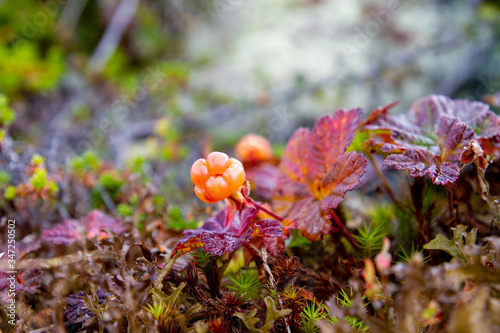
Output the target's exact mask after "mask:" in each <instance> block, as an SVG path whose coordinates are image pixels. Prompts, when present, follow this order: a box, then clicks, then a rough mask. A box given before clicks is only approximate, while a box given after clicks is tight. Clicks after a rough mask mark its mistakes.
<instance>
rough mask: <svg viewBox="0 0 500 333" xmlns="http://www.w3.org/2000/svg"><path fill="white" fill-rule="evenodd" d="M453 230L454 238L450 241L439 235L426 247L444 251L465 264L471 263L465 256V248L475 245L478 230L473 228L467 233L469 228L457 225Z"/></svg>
mask: <svg viewBox="0 0 500 333" xmlns="http://www.w3.org/2000/svg"><path fill="white" fill-rule="evenodd" d="M451 230H453V238H452V239H448V238H446V236H444V235H443V234H437V235H436V237H435V238H434V239H433V240H431V241H430V242H429V243H427V244H425V245H424V249H426V250H442V251H445V252H447V253H448V254H450V255H451V256H452V257H454V258H457V259H459V260H461V261H463V262H465V263H468V262H469V258H468V257H467V256H466V255H465V254H464V246H466V245H474V244H475V243H476V238H477V228H473V229H472V230H471V231H470V232H466V231H467V226H464V225H461V224H460V225H457V226H456V227H455V228H451Z"/></svg>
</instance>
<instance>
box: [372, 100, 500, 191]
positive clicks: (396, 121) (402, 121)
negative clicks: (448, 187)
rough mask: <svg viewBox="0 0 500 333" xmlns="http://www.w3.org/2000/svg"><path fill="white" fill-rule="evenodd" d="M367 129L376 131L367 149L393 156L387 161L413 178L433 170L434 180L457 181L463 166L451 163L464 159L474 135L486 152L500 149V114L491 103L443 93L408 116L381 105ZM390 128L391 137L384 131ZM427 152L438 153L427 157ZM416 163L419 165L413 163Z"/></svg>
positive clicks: (418, 104)
mask: <svg viewBox="0 0 500 333" xmlns="http://www.w3.org/2000/svg"><path fill="white" fill-rule="evenodd" d="M363 129H365V130H368V131H370V133H371V134H372V138H371V139H370V140H368V141H367V143H368V148H372V149H373V148H377V147H378V148H381V150H382V151H384V152H389V153H391V154H393V155H390V156H389V157H390V158H389V159H388V160H387V162H385V165H389V166H394V167H396V168H397V169H408V170H409V171H410V175H412V176H421V175H424V174H429V175H430V176H431V178H432V180H433V182H434V183H435V184H442V185H444V184H446V183H451V182H454V181H455V180H456V179H457V177H458V173H457V170H458V165H457V167H454V166H452V164H456V162H457V161H459V158H458V157H459V155H460V154H461V153H462V150H461V148H463V147H464V146H466V145H467V144H468V143H469V142H470V140H472V139H473V138H476V139H477V140H478V141H479V142H480V144H481V146H484V147H485V148H483V149H484V150H485V153H486V154H487V155H493V154H494V153H496V152H497V151H500V117H499V116H497V115H495V114H494V113H493V112H492V111H490V110H489V107H488V105H486V104H484V103H481V102H470V101H467V100H452V99H450V98H448V97H446V96H441V95H430V96H427V97H424V98H421V99H419V100H417V101H415V103H413V105H412V106H411V108H410V110H409V112H408V116H406V115H399V116H391V115H389V114H388V112H387V109H382V110H380V109H377V110H375V111H373V112H372V114H371V115H370V116H369V117H368V119H367V121H365V122H364V123H363ZM386 132H389V133H390V134H391V136H390V137H388V136H387V135H386V134H381V133H386ZM409 150H410V151H409ZM408 151H409V152H408ZM428 153H430V154H432V155H433V156H432V157H430V156H429V157H427V155H428ZM394 154H406V156H403V157H395V156H394ZM424 157H425V158H424ZM412 161H414V163H415V164H417V163H418V164H419V165H418V166H415V165H412V163H413V162H412ZM422 163H424V164H425V168H423V166H422ZM450 163H451V164H450Z"/></svg>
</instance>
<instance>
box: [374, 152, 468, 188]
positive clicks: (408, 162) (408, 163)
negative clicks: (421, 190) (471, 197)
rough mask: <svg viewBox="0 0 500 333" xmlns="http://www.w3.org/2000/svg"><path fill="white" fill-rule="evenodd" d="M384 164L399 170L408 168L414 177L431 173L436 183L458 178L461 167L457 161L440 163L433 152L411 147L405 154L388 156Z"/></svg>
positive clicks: (450, 181)
mask: <svg viewBox="0 0 500 333" xmlns="http://www.w3.org/2000/svg"><path fill="white" fill-rule="evenodd" d="M383 165H384V166H393V167H395V168H396V169H398V170H404V169H406V170H408V173H409V175H410V176H412V177H423V176H425V175H426V174H429V176H430V177H431V179H432V181H433V182H434V184H440V185H445V184H446V183H453V182H454V181H456V180H457V178H458V176H459V174H460V169H459V167H458V165H457V164H456V163H452V162H444V163H440V162H439V161H438V160H437V157H436V156H434V155H433V154H432V153H430V152H428V151H426V150H423V149H415V148H409V149H407V150H406V151H405V152H404V153H403V154H393V155H390V156H388V157H387V158H386V159H385V161H384V163H383Z"/></svg>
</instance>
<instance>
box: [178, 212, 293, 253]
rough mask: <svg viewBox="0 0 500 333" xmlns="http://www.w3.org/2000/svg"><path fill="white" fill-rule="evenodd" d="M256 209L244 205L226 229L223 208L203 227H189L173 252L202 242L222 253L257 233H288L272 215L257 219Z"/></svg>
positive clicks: (200, 244)
mask: <svg viewBox="0 0 500 333" xmlns="http://www.w3.org/2000/svg"><path fill="white" fill-rule="evenodd" d="M257 212H258V210H257V209H256V208H248V207H246V208H244V209H243V210H241V212H240V214H238V215H236V216H235V218H234V220H233V222H232V224H231V225H230V226H229V228H227V229H226V228H225V227H224V223H225V221H226V218H225V216H226V210H222V211H220V212H219V213H218V214H217V215H216V216H215V217H213V218H210V219H208V220H207V221H206V222H205V224H203V226H202V227H201V228H199V229H196V230H186V231H185V232H184V235H186V236H185V237H184V238H182V239H181V240H180V241H179V242H178V243H177V245H176V247H175V248H174V251H173V253H172V255H174V254H175V253H177V252H181V253H186V252H189V251H192V250H194V249H196V248H198V247H200V246H201V247H203V250H204V251H207V252H209V253H211V254H212V255H216V256H220V255H222V254H224V253H226V252H233V251H234V250H236V249H237V248H238V247H239V246H240V245H245V244H248V242H249V241H250V240H251V239H252V238H255V237H271V238H273V237H281V238H284V237H285V234H284V232H283V226H282V225H281V223H279V222H278V221H276V220H272V219H266V220H260V221H256V216H257Z"/></svg>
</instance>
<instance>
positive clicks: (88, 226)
mask: <svg viewBox="0 0 500 333" xmlns="http://www.w3.org/2000/svg"><path fill="white" fill-rule="evenodd" d="M82 224H83V225H84V226H85V230H86V231H87V238H89V239H91V238H94V237H95V236H97V235H98V234H99V232H101V231H102V230H111V231H112V232H113V233H115V234H117V235H120V234H122V233H124V232H125V230H127V228H126V227H125V226H124V225H123V224H122V223H121V222H120V221H119V220H117V219H115V218H113V217H111V216H108V215H106V214H104V213H103V212H101V211H100V210H97V209H95V210H93V211H91V212H90V213H89V214H88V215H87V216H86V217H85V218H84V219H83V221H82Z"/></svg>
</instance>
